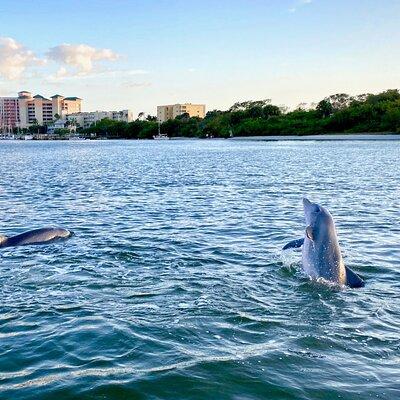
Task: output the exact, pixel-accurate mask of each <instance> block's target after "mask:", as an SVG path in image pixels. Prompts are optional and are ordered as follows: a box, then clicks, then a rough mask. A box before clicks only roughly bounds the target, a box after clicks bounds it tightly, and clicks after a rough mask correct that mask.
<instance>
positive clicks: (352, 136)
mask: <svg viewBox="0 0 400 400" xmlns="http://www.w3.org/2000/svg"><path fill="white" fill-rule="evenodd" d="M229 140H250V141H260V142H266V141H269V142H277V141H287V140H298V141H313V140H318V141H323V140H326V141H332V140H339V141H346V140H400V134H395V133H373V134H370V133H349V134H343V133H341V134H322V135H301V136H297V135H276V136H275V135H274V136H238V137H233V138H229Z"/></svg>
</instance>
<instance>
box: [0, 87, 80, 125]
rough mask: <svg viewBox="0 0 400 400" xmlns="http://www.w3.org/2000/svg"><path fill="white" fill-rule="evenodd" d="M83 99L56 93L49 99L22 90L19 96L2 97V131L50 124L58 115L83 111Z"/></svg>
mask: <svg viewBox="0 0 400 400" xmlns="http://www.w3.org/2000/svg"><path fill="white" fill-rule="evenodd" d="M81 106H82V99H80V98H79V97H63V96H60V95H58V94H57V95H54V96H52V97H51V98H50V99H47V98H45V97H43V96H41V95H39V94H37V95H36V96H32V94H31V93H30V92H27V91H21V92H19V93H18V97H0V132H4V131H9V130H13V129H15V128H28V127H29V126H31V125H34V124H38V125H48V124H50V123H52V122H53V120H54V119H55V118H56V116H57V115H59V116H60V117H64V116H66V115H67V114H68V113H76V112H80V111H81Z"/></svg>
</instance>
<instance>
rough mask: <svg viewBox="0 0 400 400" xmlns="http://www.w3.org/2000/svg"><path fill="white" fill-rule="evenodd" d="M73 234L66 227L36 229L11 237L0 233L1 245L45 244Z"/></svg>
mask: <svg viewBox="0 0 400 400" xmlns="http://www.w3.org/2000/svg"><path fill="white" fill-rule="evenodd" d="M72 235H73V233H72V232H71V231H69V230H68V229H64V228H41V229H34V230H32V231H28V232H24V233H21V234H20V235H16V236H11V237H7V236H2V235H0V247H10V246H22V245H27V244H45V243H49V242H53V241H55V240H58V239H67V238H69V237H71V236H72Z"/></svg>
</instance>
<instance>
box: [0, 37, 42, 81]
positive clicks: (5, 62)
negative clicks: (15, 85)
mask: <svg viewBox="0 0 400 400" xmlns="http://www.w3.org/2000/svg"><path fill="white" fill-rule="evenodd" d="M43 63H44V61H43V60H39V59H38V58H37V57H36V56H35V55H34V53H33V52H32V51H31V50H28V49H26V48H25V47H24V46H23V45H22V44H20V43H18V42H17V41H16V40H14V39H12V38H9V37H0V77H1V76H2V77H4V78H6V79H10V80H15V79H19V78H20V77H21V76H22V74H23V73H24V71H25V70H26V69H27V68H28V67H29V66H32V65H37V64H43Z"/></svg>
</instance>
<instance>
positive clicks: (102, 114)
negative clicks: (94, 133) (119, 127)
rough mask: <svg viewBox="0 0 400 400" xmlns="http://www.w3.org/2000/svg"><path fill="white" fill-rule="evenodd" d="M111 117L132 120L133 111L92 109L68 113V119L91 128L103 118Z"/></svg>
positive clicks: (117, 119)
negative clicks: (90, 110)
mask: <svg viewBox="0 0 400 400" xmlns="http://www.w3.org/2000/svg"><path fill="white" fill-rule="evenodd" d="M105 118H107V119H111V120H113V121H123V122H132V121H133V112H132V111H130V110H122V111H92V112H79V113H72V114H68V115H67V120H68V121H70V122H72V123H74V124H76V125H78V126H79V127H82V128H89V127H90V126H91V125H93V124H95V123H96V122H98V121H101V120H102V119H105Z"/></svg>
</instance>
